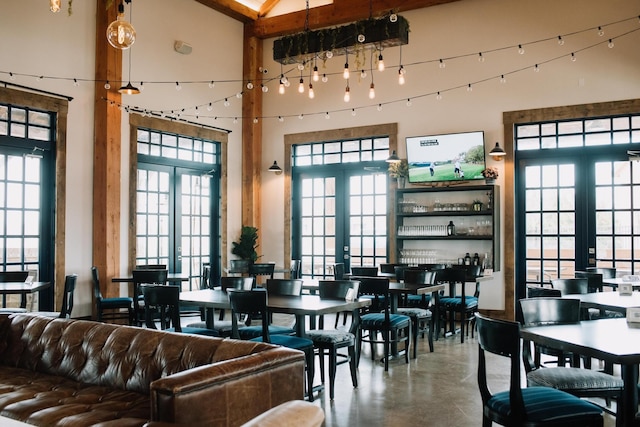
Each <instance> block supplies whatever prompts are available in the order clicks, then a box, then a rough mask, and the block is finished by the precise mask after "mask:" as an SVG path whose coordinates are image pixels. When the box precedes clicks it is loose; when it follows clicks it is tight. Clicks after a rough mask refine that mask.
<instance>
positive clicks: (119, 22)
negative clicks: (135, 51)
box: [107, 0, 136, 50]
mask: <svg viewBox="0 0 640 427" xmlns="http://www.w3.org/2000/svg"><path fill="white" fill-rule="evenodd" d="M126 1H127V3H131V0H126ZM107 40H108V41H109V44H110V45H111V46H113V47H115V48H116V49H122V50H125V49H129V48H130V47H131V45H132V44H133V43H134V42H135V41H136V30H135V29H134V28H133V25H131V24H130V23H129V22H127V21H126V20H125V19H124V4H123V3H122V2H120V4H119V5H118V17H117V18H116V20H115V21H113V22H112V23H111V24H109V26H108V27H107Z"/></svg>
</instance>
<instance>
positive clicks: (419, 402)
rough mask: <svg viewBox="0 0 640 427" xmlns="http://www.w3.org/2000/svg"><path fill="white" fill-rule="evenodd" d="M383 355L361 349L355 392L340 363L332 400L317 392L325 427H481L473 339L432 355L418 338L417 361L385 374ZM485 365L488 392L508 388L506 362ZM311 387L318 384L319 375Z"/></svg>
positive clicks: (444, 343)
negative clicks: (382, 361)
mask: <svg viewBox="0 0 640 427" xmlns="http://www.w3.org/2000/svg"><path fill="white" fill-rule="evenodd" d="M381 354H382V348H381V347H380V349H379V351H378V352H377V355H376V359H375V360H374V361H372V360H371V357H370V356H371V353H370V351H369V348H368V346H363V353H362V357H361V360H360V366H359V368H358V381H359V383H358V388H353V386H352V384H351V377H350V374H349V366H348V365H347V364H343V365H340V366H338V372H337V376H336V391H335V399H334V400H333V401H331V400H330V399H329V392H328V390H324V391H319V392H318V393H316V394H315V403H316V404H317V405H319V406H320V407H321V408H322V409H324V411H325V417H326V418H325V425H326V426H333V427H347V426H369V427H372V426H455V427H464V426H470V427H471V426H480V425H482V401H481V399H480V393H479V391H478V383H477V366H478V364H477V361H478V341H477V339H476V338H471V337H468V338H467V339H465V342H464V343H460V336H459V335H454V336H451V337H448V338H442V337H441V338H440V339H439V340H438V341H436V342H435V345H434V352H433V353H430V352H429V347H428V344H427V341H426V339H420V340H419V344H418V357H417V359H409V364H405V361H404V357H401V358H399V359H397V360H392V361H391V362H390V365H389V371H388V372H385V371H384V365H383V364H382V363H381V362H379V356H381ZM487 362H488V375H489V381H490V387H491V388H492V390H495V391H502V390H506V389H508V386H509V364H508V360H507V359H506V358H502V357H498V356H493V355H488V358H487ZM596 363H597V362H596ZM316 366H317V363H316ZM596 366H597V365H596ZM317 369H318V368H317ZM315 383H316V384H319V383H320V376H319V372H318V371H316V380H315ZM614 425H615V418H614V417H612V416H611V415H608V414H605V426H614Z"/></svg>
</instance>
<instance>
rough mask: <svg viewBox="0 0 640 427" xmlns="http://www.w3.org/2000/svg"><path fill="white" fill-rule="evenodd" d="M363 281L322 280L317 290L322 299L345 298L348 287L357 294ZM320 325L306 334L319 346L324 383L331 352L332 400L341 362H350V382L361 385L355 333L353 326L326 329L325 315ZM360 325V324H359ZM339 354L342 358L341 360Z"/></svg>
mask: <svg viewBox="0 0 640 427" xmlns="http://www.w3.org/2000/svg"><path fill="white" fill-rule="evenodd" d="M359 286H360V282H358V281H357V280H320V281H318V291H319V293H320V299H337V300H343V301H344V300H345V298H346V297H347V294H348V293H349V290H351V292H352V293H353V295H354V296H356V295H358V287H359ZM318 326H319V329H311V330H308V331H307V337H308V338H309V339H310V340H311V341H313V345H314V346H315V348H317V349H318V359H319V362H320V379H321V381H322V383H323V384H324V352H325V350H326V351H327V352H328V359H329V398H330V399H331V400H333V398H334V395H335V379H336V368H337V366H338V365H339V364H342V363H349V369H350V371H351V382H352V384H353V387H354V388H356V387H358V375H357V366H356V346H355V345H356V337H355V334H354V333H353V332H355V331H354V330H347V329H346V328H337V329H324V316H320V318H319V319H318ZM356 327H357V326H356ZM341 348H346V349H347V354H343V353H339V351H338V350H340V349H341ZM339 358H340V361H339Z"/></svg>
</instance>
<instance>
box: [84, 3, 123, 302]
mask: <svg viewBox="0 0 640 427" xmlns="http://www.w3.org/2000/svg"><path fill="white" fill-rule="evenodd" d="M96 2H97V4H98V6H97V12H96V36H95V37H96V72H95V80H96V82H95V89H94V108H95V116H94V125H93V126H94V143H93V245H92V249H93V264H94V265H96V266H97V267H98V270H99V272H100V276H101V284H102V289H101V290H102V294H103V295H104V296H105V297H114V296H118V294H119V291H118V288H117V287H114V286H107V284H108V283H109V282H110V281H111V278H112V277H113V276H115V275H118V274H119V273H120V162H121V156H120V151H121V143H122V141H121V136H120V126H121V113H120V109H119V108H117V107H116V106H112V105H111V104H110V103H109V102H107V100H109V101H113V102H114V103H115V104H116V105H119V104H120V102H121V95H120V93H118V88H119V87H120V81H121V80H122V51H121V50H119V49H114V48H113V47H111V46H110V45H109V43H108V42H107V39H106V37H105V33H106V30H107V26H108V25H109V24H110V23H111V22H113V21H114V20H115V19H116V5H115V4H114V6H113V7H110V8H108V9H105V7H104V5H103V1H102V0H96ZM114 3H115V2H114ZM106 80H109V81H110V82H113V83H112V84H111V89H109V90H106V89H105V88H104V82H105V81H106ZM87 268H88V267H87ZM94 305H95V304H94Z"/></svg>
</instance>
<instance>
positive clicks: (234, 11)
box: [196, 0, 258, 24]
mask: <svg viewBox="0 0 640 427" xmlns="http://www.w3.org/2000/svg"><path fill="white" fill-rule="evenodd" d="M196 1H197V2H198V3H202V4H203V5H205V6H208V7H210V8H211V9H213V10H217V11H218V12H220V13H223V14H225V15H227V16H230V17H231V18H233V19H236V20H238V21H240V22H243V23H245V24H247V23H249V22H254V21H255V20H256V19H258V12H257V11H255V10H253V9H251V8H249V7H247V6H245V5H243V4H240V3H238V2H237V1H234V0H196Z"/></svg>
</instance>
